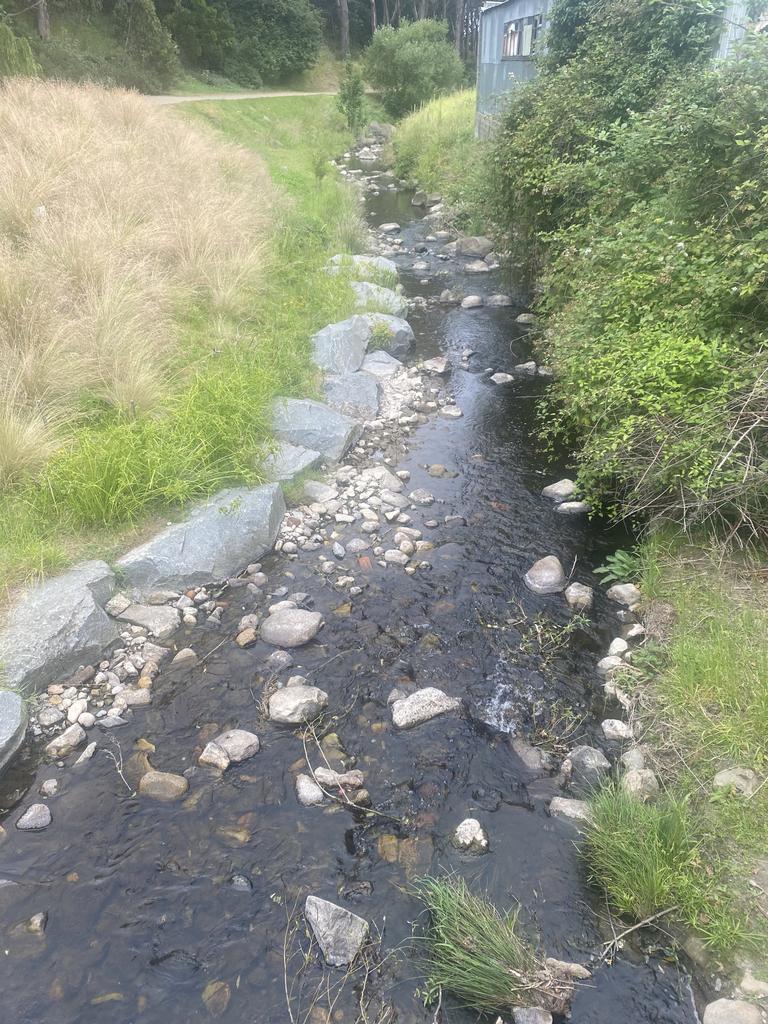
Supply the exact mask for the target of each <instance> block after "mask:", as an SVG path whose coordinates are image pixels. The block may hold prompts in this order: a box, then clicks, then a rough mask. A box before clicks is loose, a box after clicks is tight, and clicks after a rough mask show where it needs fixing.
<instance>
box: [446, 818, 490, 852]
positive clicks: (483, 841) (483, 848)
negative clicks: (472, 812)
mask: <svg viewBox="0 0 768 1024" xmlns="http://www.w3.org/2000/svg"><path fill="white" fill-rule="evenodd" d="M451 842H452V843H453V845H454V846H455V847H456V849H457V850H463V851H464V852H465V853H487V852H488V833H487V832H486V831H485V829H484V828H483V826H482V825H481V824H480V822H479V821H478V820H477V818H465V819H464V821H462V822H461V824H459V825H457V827H456V829H455V831H454V833H453V838H452V840H451Z"/></svg>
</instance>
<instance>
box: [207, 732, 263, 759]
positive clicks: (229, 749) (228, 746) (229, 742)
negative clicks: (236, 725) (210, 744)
mask: <svg viewBox="0 0 768 1024" xmlns="http://www.w3.org/2000/svg"><path fill="white" fill-rule="evenodd" d="M214 743H218V745H219V746H220V747H221V748H222V750H225V751H226V753H227V756H228V757H229V760H230V761H231V762H232V763H233V764H239V763H240V762H241V761H247V760H248V758H249V757H253V755H254V754H258V752H259V737H258V736H257V735H256V733H253V732H248V731H247V730H246V729H227V731H226V732H222V733H220V734H219V735H218V736H216V737H215V739H214Z"/></svg>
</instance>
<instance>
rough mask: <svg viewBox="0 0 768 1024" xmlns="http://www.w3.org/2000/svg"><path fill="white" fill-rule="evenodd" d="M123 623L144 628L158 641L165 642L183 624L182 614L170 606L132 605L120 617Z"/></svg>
mask: <svg viewBox="0 0 768 1024" xmlns="http://www.w3.org/2000/svg"><path fill="white" fill-rule="evenodd" d="M117 618H118V619H120V621H121V622H130V623H132V625H134V626H143V627H144V629H146V630H147V631H148V632H149V633H151V634H152V636H155V637H157V639H158V640H165V639H166V638H167V637H169V636H170V635H171V634H172V633H175V632H176V630H177V629H178V628H179V624H180V622H181V613H180V612H179V610H178V609H177V608H172V607H170V605H167V604H166V605H154V604H131V605H128V607H127V608H126V609H125V611H124V612H121V613H120V614H119V615H118V616H117Z"/></svg>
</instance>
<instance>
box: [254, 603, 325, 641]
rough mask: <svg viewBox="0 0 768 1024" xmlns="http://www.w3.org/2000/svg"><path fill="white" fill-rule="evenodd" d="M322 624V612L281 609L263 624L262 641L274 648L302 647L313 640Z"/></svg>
mask: <svg viewBox="0 0 768 1024" xmlns="http://www.w3.org/2000/svg"><path fill="white" fill-rule="evenodd" d="M322 623H323V617H322V615H321V614H320V612H308V611H305V610H304V609H303V608H281V609H280V610H279V611H276V612H273V613H272V614H271V615H270V616H268V618H266V619H265V620H264V622H262V624H261V639H262V640H264V641H266V643H268V644H272V645H273V646H274V647H301V646H302V645H303V644H308V643H309V641H310V640H312V639H313V637H314V636H315V635H316V634H317V631H318V630H319V629H320V626H321V625H322Z"/></svg>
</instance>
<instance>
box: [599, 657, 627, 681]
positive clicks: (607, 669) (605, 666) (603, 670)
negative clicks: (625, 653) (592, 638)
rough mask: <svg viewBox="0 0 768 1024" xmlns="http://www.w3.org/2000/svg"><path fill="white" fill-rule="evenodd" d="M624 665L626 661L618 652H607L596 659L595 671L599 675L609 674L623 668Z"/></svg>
mask: <svg viewBox="0 0 768 1024" xmlns="http://www.w3.org/2000/svg"><path fill="white" fill-rule="evenodd" d="M625 665H626V662H625V661H624V659H623V658H620V657H619V656H618V654H607V655H606V656H605V657H604V658H601V659H600V661H598V663H597V671H598V672H599V673H600V675H601V676H611V675H613V673H614V672H615V671H616V670H617V669H619V668H624V667H625Z"/></svg>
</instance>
